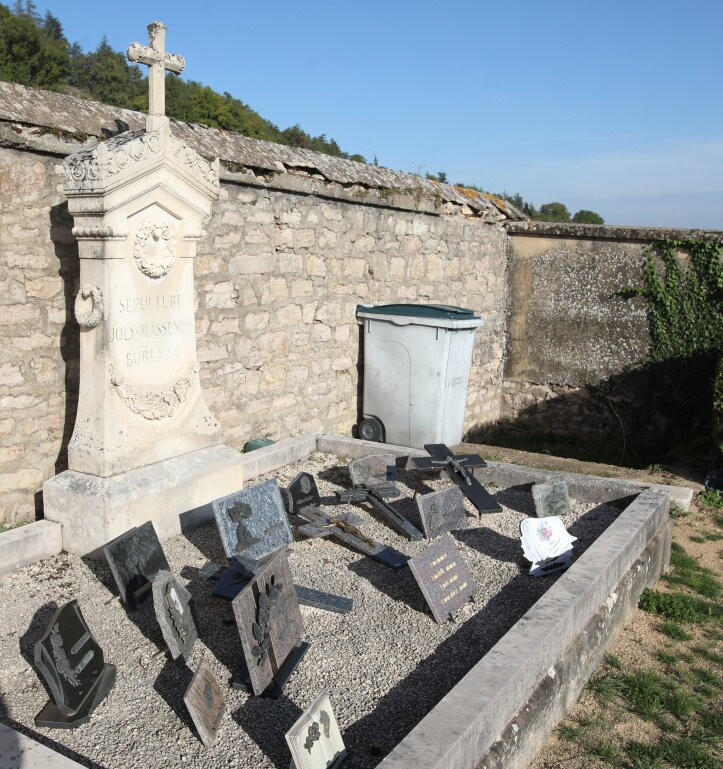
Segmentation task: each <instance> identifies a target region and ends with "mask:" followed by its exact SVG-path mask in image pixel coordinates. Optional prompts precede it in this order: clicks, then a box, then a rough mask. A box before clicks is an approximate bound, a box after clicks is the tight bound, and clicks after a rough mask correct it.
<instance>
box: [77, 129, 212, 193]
mask: <svg viewBox="0 0 723 769" xmlns="http://www.w3.org/2000/svg"><path fill="white" fill-rule="evenodd" d="M157 168H164V169H166V170H171V171H175V172H176V173H177V174H178V175H179V176H180V177H181V178H183V179H185V180H186V181H188V182H190V183H191V184H192V185H194V186H196V187H198V188H200V189H201V190H202V191H204V192H205V193H206V194H207V195H209V196H210V197H212V198H213V199H215V198H217V197H218V185H219V170H218V160H216V161H214V162H213V163H209V162H208V161H207V160H206V159H205V158H203V157H201V155H199V154H198V153H197V152H196V151H195V150H194V149H192V148H191V147H189V146H188V145H186V144H184V143H183V142H182V141H181V140H180V139H178V138H177V137H175V136H174V135H173V134H172V133H171V130H170V127H169V125H168V123H167V122H166V123H165V124H162V125H161V126H160V127H159V128H158V129H157V130H154V131H127V132H126V133H123V134H119V135H118V136H114V137H113V138H112V139H109V140H108V141H104V142H100V143H99V144H97V145H96V146H95V147H93V148H92V149H89V150H85V151H84V152H78V153H76V154H75V155H71V156H70V157H68V158H67V159H66V161H65V163H64V171H65V184H64V188H65V192H66V194H70V195H83V194H87V195H94V194H97V195H106V194H108V193H109V192H111V191H113V190H115V189H117V188H119V187H122V186H123V185H125V184H128V183H130V182H132V181H135V180H136V179H138V178H139V177H142V176H146V175H148V174H149V173H151V172H152V171H154V170H155V169H157Z"/></svg>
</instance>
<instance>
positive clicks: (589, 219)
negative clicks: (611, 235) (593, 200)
mask: <svg viewBox="0 0 723 769" xmlns="http://www.w3.org/2000/svg"><path fill="white" fill-rule="evenodd" d="M572 221H573V222H575V224H605V220H604V219H603V218H602V216H600V214H596V213H595V211H588V210H587V209H586V208H582V209H580V211H578V212H577V213H576V214H575V216H573V217H572Z"/></svg>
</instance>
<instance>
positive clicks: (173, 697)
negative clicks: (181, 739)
mask: <svg viewBox="0 0 723 769" xmlns="http://www.w3.org/2000/svg"><path fill="white" fill-rule="evenodd" d="M191 678H193V673H192V672H191V670H190V669H189V667H188V665H186V664H184V662H183V660H182V658H181V657H179V658H178V659H177V660H176V661H175V662H174V661H173V660H172V659H170V657H169V658H168V659H167V660H166V662H165V664H164V665H163V667H162V668H161V672H160V673H159V674H158V676H157V678H156V680H155V681H154V682H153V688H154V689H155V690H156V691H157V692H158V694H160V695H161V697H163V699H164V700H165V702H166V704H167V705H168V707H169V708H171V710H172V711H173V712H174V713H175V714H176V718H177V719H178V720H179V721H181V723H183V724H184V726H186V727H188V728H189V729H190V730H191V731H192V732H193V733H194V734H195V733H196V727H195V726H194V725H193V720H192V718H191V716H190V714H189V712H188V708H187V707H186V704H185V703H184V701H183V695H184V694H185V692H186V689H187V688H188V685H189V684H190V683H191Z"/></svg>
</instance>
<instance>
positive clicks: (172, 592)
mask: <svg viewBox="0 0 723 769" xmlns="http://www.w3.org/2000/svg"><path fill="white" fill-rule="evenodd" d="M152 585H153V607H154V608H155V610H156V619H157V620H158V624H159V625H160V626H161V632H162V633H163V639H164V640H165V642H166V644H167V645H168V650H169V651H170V652H171V657H173V659H174V660H175V659H178V657H183V658H184V659H188V658H189V657H190V655H191V651H192V650H193V645H194V644H195V643H196V641H197V640H198V631H197V630H196V623H195V622H194V620H193V614H192V613H191V594H190V593H189V592H188V590H186V588H185V587H183V586H182V585H181V584H180V583H179V582H178V580H177V579H176V578H175V577H174V576H173V574H171V573H170V572H169V571H159V572H158V574H156V576H155V577H154V578H153V581H152Z"/></svg>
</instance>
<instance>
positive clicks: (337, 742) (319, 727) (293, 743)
mask: <svg viewBox="0 0 723 769" xmlns="http://www.w3.org/2000/svg"><path fill="white" fill-rule="evenodd" d="M286 743H287V744H288V746H289V750H290V751H291V757H292V769H336V767H338V766H339V764H340V763H341V762H342V761H343V760H344V758H345V757H346V748H345V747H344V740H343V739H342V736H341V731H340V730H339V724H338V723H337V721H336V718H335V716H334V711H333V710H332V709H331V700H330V699H329V695H328V694H327V692H322V693H321V694H320V695H319V696H318V697H317V698H316V699H315V700H314V702H312V703H311V705H310V706H309V708H308V709H307V710H306V711H305V712H304V713H303V714H302V715H301V717H300V718H299V719H298V721H296V723H295V724H294V725H293V726H292V727H291V729H289V731H288V732H286Z"/></svg>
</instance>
